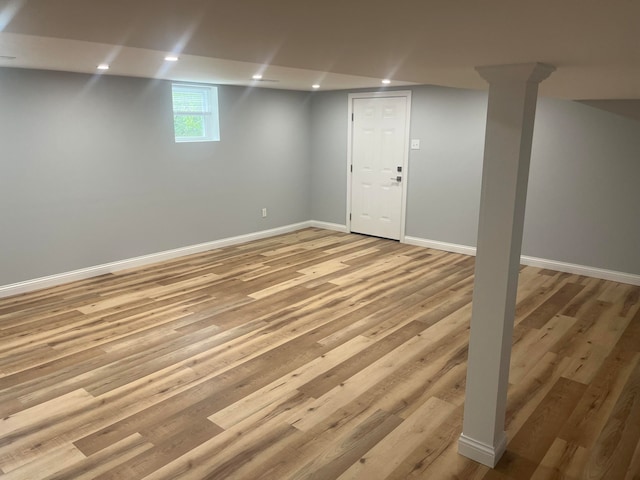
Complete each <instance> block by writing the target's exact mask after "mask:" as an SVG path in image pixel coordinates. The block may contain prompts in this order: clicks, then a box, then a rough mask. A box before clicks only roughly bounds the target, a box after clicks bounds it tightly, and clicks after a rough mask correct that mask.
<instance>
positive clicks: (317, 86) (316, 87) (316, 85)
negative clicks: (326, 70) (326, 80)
mask: <svg viewBox="0 0 640 480" xmlns="http://www.w3.org/2000/svg"><path fill="white" fill-rule="evenodd" d="M311 88H313V89H315V90H317V89H318V88H320V85H318V84H317V83H315V84H313V85H311Z"/></svg>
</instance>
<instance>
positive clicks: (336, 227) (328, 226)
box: [309, 220, 349, 233]
mask: <svg viewBox="0 0 640 480" xmlns="http://www.w3.org/2000/svg"><path fill="white" fill-rule="evenodd" d="M309 226H310V227H315V228H323V229H325V230H335V231H336V232H342V233H349V230H348V229H347V226H346V225H340V224H338V223H329V222H320V221H318V220H311V221H310V222H309Z"/></svg>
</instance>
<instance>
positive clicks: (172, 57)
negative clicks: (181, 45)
mask: <svg viewBox="0 0 640 480" xmlns="http://www.w3.org/2000/svg"><path fill="white" fill-rule="evenodd" d="M164 59H165V60H166V61H167V62H177V61H178V57H177V56H175V55H167V56H166V57H164Z"/></svg>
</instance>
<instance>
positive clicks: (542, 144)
mask: <svg viewBox="0 0 640 480" xmlns="http://www.w3.org/2000/svg"><path fill="white" fill-rule="evenodd" d="M410 90H412V106H411V138H416V139H420V140H421V149H420V150H418V151H411V152H410V157H409V179H408V187H407V188H408V200H407V225H406V234H407V235H408V236H413V237H419V238H423V239H427V240H435V241H440V242H447V243H453V244H458V245H465V246H475V245H476V236H477V227H478V212H479V201H480V182H481V173H482V155H483V148H484V130H485V123H486V106H487V96H486V93H485V92H474V91H464V90H456V89H449V88H443V87H432V86H419V87H412V88H410ZM347 99H348V92H326V93H319V94H317V96H316V97H314V100H313V105H314V108H313V109H312V111H311V114H312V124H313V125H314V128H313V129H312V146H313V148H312V154H311V158H312V191H313V192H314V197H313V207H312V212H313V213H314V215H315V216H314V219H315V220H320V221H328V222H336V223H344V211H345V209H346V198H344V196H342V197H340V196H339V192H338V191H337V190H335V186H333V185H331V186H327V183H326V180H327V179H328V178H331V179H332V182H333V184H335V185H341V184H343V185H344V184H346V181H347V179H346V168H345V167H344V166H345V165H346V161H347V160H346V159H347V153H346V151H345V150H344V149H343V145H346V136H347V125H346V112H347V101H348V100H347ZM315 105H321V108H315ZM332 122H333V123H332ZM338 122H339V123H338ZM338 124H339V125H341V126H340V127H338V126H337V125H338ZM332 137H333V139H332ZM639 179H640V122H638V121H636V120H633V119H630V118H625V117H622V116H619V115H614V114H612V113H608V112H606V111H603V110H599V109H595V108H593V107H590V106H587V105H583V104H579V103H575V102H570V101H564V100H553V99H545V98H541V99H540V101H539V102H538V114H537V119H536V126H535V132H534V141H533V151H532V159H531V176H530V181H529V194H528V199H527V213H526V219H525V231H524V244H523V254H525V255H530V256H535V257H539V258H544V259H548V260H555V261H561V262H568V263H575V264H578V265H585V266H590V267H596V268H603V269H609V270H614V271H620V272H626V273H632V274H640V221H638V213H637V212H638V209H639V208H640V188H639V187H638V181H639ZM338 200H341V201H338ZM340 219H342V220H340Z"/></svg>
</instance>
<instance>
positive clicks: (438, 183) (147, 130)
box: [0, 69, 640, 285]
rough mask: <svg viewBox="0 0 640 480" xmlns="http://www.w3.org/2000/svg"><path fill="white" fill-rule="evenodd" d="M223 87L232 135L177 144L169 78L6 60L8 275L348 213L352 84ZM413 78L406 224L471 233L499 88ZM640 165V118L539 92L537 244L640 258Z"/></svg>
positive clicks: (415, 231) (2, 202)
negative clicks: (265, 212)
mask: <svg viewBox="0 0 640 480" xmlns="http://www.w3.org/2000/svg"><path fill="white" fill-rule="evenodd" d="M219 88H220V90H219V98H220V117H221V136H222V141H221V142H219V143H201V144H175V143H174V141H173V131H172V120H171V96H170V84H169V83H168V82H164V81H153V80H147V79H134V78H122V77H113V76H103V77H93V76H89V75H80V74H71V73H60V72H43V71H31V70H18V69H0V142H1V145H2V155H1V157H0V285H6V284H11V283H16V282H20V281H23V280H29V279H35V278H39V277H43V276H47V275H52V274H56V273H63V272H68V271H72V270H75V269H79V268H84V267H90V266H95V265H100V264H104V263H108V262H112V261H117V260H123V259H128V258H132V257H136V256H140V255H145V254H149V253H155V252H161V251H165V250H169V249H173V248H178V247H183V246H188V245H194V244H198V243H203V242H209V241H213V240H217V239H221V238H227V237H231V236H236V235H241V234H245V233H251V232H256V231H260V230H266V229H270V228H275V227H278V226H283V225H289V224H292V223H297V222H302V221H305V220H309V219H313V220H318V221H324V222H331V223H337V224H344V223H345V213H346V181H347V176H346V175H347V174H346V158H347V125H348V122H347V120H348V119H347V96H348V92H324V93H323V92H316V93H314V94H311V95H309V94H306V93H301V92H287V91H279V90H266V89H247V88H241V87H219ZM411 90H412V91H413V94H412V95H413V102H412V120H411V122H412V123H411V137H412V138H418V139H420V140H421V147H422V148H421V150H419V151H411V153H410V162H409V179H408V204H407V228H406V234H407V235H409V236H414V237H420V238H424V239H428V240H436V241H441V242H448V243H453V244H459V245H468V246H473V245H475V241H476V234H477V222H478V203H479V198H480V177H481V169H482V150H483V143H484V128H485V116H486V94H485V93H483V92H473V91H463V90H456V89H448V88H441V87H431V86H421V87H414V88H412V89H411ZM638 179H640V122H637V121H635V120H633V119H630V118H625V117H621V116H618V115H614V114H612V113H608V112H606V111H603V110H599V109H595V108H593V107H591V106H588V105H583V104H579V103H574V102H567V101H561V100H550V99H541V100H540V101H539V103H538V117H537V121H536V128H535V133H534V144H533V153H532V165H531V178H530V183H529V197H528V204H527V214H526V221H525V238H524V253H525V254H526V255H531V256H536V257H540V258H545V259H550V260H556V261H563V262H570V263H576V264H580V265H586V266H592V267H598V268H605V269H611V270H616V271H621V272H627V273H634V274H640V253H639V251H640V249H639V248H638V247H639V246H640V222H639V221H638V219H637V210H638V206H640V188H638V187H637V182H638ZM262 207H267V208H268V209H269V216H268V217H267V218H266V219H262V218H261V216H260V210H261V208H262Z"/></svg>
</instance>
